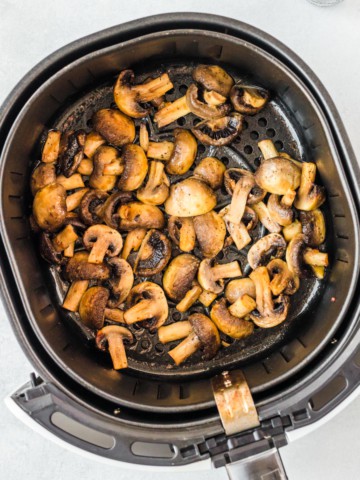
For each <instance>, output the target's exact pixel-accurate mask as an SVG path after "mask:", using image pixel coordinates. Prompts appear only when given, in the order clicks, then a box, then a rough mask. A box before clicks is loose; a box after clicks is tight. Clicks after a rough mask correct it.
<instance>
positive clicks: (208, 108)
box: [186, 83, 231, 120]
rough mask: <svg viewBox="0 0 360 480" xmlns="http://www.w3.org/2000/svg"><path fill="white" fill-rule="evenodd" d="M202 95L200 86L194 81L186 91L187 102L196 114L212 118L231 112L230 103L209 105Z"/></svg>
mask: <svg viewBox="0 0 360 480" xmlns="http://www.w3.org/2000/svg"><path fill="white" fill-rule="evenodd" d="M201 96H202V95H201V92H199V88H198V86H197V85H195V83H192V84H191V85H190V86H189V88H188V89H187V92H186V102H187V104H188V107H189V108H190V110H191V112H192V113H193V114H194V115H197V116H198V117H200V118H204V119H207V120H210V119H215V118H221V117H224V116H225V115H227V114H228V113H229V112H230V109H231V107H230V105H229V104H228V103H221V104H219V105H209V104H208V103H206V101H205V102H203V101H201Z"/></svg>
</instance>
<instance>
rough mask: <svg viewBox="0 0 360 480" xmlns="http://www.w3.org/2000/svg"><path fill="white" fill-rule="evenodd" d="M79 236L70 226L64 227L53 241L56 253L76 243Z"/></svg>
mask: <svg viewBox="0 0 360 480" xmlns="http://www.w3.org/2000/svg"><path fill="white" fill-rule="evenodd" d="M78 238H79V235H78V234H77V233H76V231H75V229H74V227H73V226H72V225H66V227H65V228H64V229H63V230H61V232H59V233H58V234H57V235H56V236H55V237H54V239H53V245H54V248H55V250H56V251H57V252H62V251H64V250H65V249H66V248H68V247H69V245H71V244H72V243H74V242H76V240H77V239H78Z"/></svg>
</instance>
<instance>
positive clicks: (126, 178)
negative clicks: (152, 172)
mask: <svg viewBox="0 0 360 480" xmlns="http://www.w3.org/2000/svg"><path fill="white" fill-rule="evenodd" d="M121 159H122V162H123V163H124V165H125V167H124V171H123V173H122V174H121V177H120V180H119V182H118V188H119V189H120V190H124V191H126V192H130V191H133V190H136V189H137V188H139V187H140V186H141V184H142V183H143V181H144V180H145V177H146V174H147V171H148V160H147V157H146V155H145V152H144V150H143V149H142V148H141V147H140V146H139V145H133V144H130V145H125V147H124V148H123V151H122V156H121Z"/></svg>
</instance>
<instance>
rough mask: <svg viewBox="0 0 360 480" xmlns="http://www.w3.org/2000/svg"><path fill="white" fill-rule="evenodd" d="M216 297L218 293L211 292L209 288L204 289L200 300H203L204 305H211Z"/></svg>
mask: <svg viewBox="0 0 360 480" xmlns="http://www.w3.org/2000/svg"><path fill="white" fill-rule="evenodd" d="M216 297H217V294H216V293H213V292H209V291H208V290H203V291H202V292H201V294H200V297H199V302H201V303H202V304H203V305H204V307H209V306H210V305H211V304H212V302H213V301H214V300H215V298H216Z"/></svg>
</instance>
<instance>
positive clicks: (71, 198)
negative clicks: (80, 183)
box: [66, 188, 89, 212]
mask: <svg viewBox="0 0 360 480" xmlns="http://www.w3.org/2000/svg"><path fill="white" fill-rule="evenodd" d="M88 191H89V189H88V188H81V189H80V190H77V191H76V192H74V193H72V194H71V195H68V196H67V197H66V210H67V211H68V212H72V211H73V210H75V208H77V207H78V206H79V205H80V203H81V199H82V198H83V196H84V195H85V193H86V192H88Z"/></svg>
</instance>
